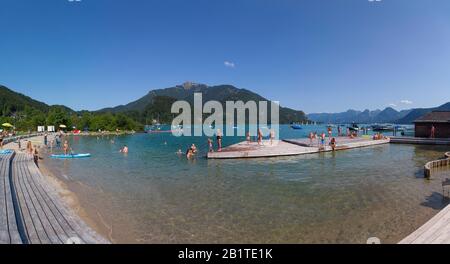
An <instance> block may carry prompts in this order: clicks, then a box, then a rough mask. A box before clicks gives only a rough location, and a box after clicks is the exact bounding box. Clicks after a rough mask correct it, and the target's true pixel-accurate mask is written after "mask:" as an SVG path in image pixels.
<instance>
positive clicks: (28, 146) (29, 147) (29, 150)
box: [27, 141, 33, 154]
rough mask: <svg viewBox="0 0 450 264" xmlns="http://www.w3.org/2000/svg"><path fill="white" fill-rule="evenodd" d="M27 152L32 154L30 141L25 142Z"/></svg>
mask: <svg viewBox="0 0 450 264" xmlns="http://www.w3.org/2000/svg"><path fill="white" fill-rule="evenodd" d="M27 152H28V154H33V146H32V145H31V141H28V142H27Z"/></svg>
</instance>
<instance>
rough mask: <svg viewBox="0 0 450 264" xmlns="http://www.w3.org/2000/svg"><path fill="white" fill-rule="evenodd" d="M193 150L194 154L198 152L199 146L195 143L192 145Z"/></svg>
mask: <svg viewBox="0 0 450 264" xmlns="http://www.w3.org/2000/svg"><path fill="white" fill-rule="evenodd" d="M191 150H192V153H193V154H197V146H195V144H192V145H191Z"/></svg>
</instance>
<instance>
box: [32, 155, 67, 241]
mask: <svg viewBox="0 0 450 264" xmlns="http://www.w3.org/2000/svg"><path fill="white" fill-rule="evenodd" d="M31 165H34V164H29V166H28V170H29V174H27V181H28V184H29V185H30V187H31V188H32V189H33V191H34V193H35V195H36V197H37V199H38V200H39V202H40V203H41V206H42V207H43V208H44V211H45V214H46V216H47V218H48V221H49V223H50V224H51V226H52V228H53V229H54V231H55V234H56V236H57V237H58V239H59V240H60V242H61V243H65V242H66V241H67V239H68V238H69V237H71V236H73V235H74V231H73V229H72V228H71V227H70V226H69V225H68V224H67V221H66V220H65V219H64V218H63V216H62V215H61V213H60V212H59V211H58V210H55V207H54V204H53V203H52V201H51V200H50V198H49V197H48V195H45V193H44V192H43V191H42V188H41V186H40V185H39V184H37V183H36V178H39V177H40V175H39V174H37V173H36V171H35V170H34V168H33V167H35V166H31Z"/></svg>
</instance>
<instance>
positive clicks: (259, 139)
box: [258, 128, 263, 145]
mask: <svg viewBox="0 0 450 264" xmlns="http://www.w3.org/2000/svg"><path fill="white" fill-rule="evenodd" d="M262 139H263V135H262V131H261V128H259V129H258V145H261V144H262Z"/></svg>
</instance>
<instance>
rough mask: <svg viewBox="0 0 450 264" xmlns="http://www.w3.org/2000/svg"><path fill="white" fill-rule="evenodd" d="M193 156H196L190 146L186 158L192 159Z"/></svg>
mask: <svg viewBox="0 0 450 264" xmlns="http://www.w3.org/2000/svg"><path fill="white" fill-rule="evenodd" d="M192 157H194V152H193V151H192V148H188V150H187V151H186V158H187V159H191V158H192Z"/></svg>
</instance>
